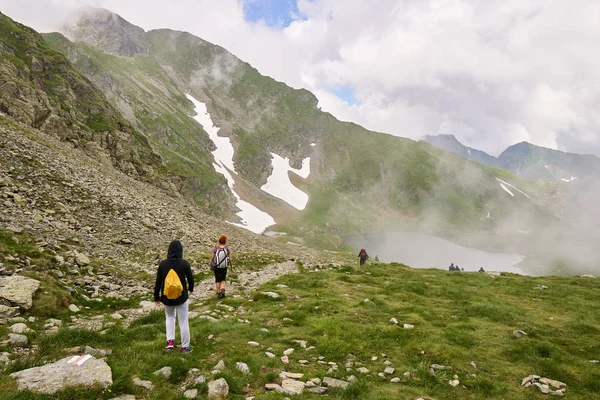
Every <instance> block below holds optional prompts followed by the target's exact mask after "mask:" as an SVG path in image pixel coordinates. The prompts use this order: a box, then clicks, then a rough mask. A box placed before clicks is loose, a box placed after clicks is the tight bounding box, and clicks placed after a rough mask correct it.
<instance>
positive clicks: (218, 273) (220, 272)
mask: <svg viewBox="0 0 600 400" xmlns="http://www.w3.org/2000/svg"><path fill="white" fill-rule="evenodd" d="M226 277H227V268H215V282H217V283H219V282H222V281H224V280H225V278H226Z"/></svg>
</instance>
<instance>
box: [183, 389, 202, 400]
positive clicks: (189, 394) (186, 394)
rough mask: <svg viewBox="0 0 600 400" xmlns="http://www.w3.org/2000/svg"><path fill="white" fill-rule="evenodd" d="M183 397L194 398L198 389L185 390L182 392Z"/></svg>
mask: <svg viewBox="0 0 600 400" xmlns="http://www.w3.org/2000/svg"><path fill="white" fill-rule="evenodd" d="M183 397H185V398H186V399H195V398H196V397H198V389H190V390H186V391H185V392H184V393H183Z"/></svg>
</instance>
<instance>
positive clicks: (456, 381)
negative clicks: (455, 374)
mask: <svg viewBox="0 0 600 400" xmlns="http://www.w3.org/2000/svg"><path fill="white" fill-rule="evenodd" d="M448 384H449V385H450V386H452V387H456V386H458V385H460V381H459V380H458V379H453V380H451V381H448Z"/></svg>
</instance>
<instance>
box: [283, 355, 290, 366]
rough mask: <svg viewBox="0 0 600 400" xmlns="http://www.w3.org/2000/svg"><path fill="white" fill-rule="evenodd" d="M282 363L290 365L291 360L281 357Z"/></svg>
mask: <svg viewBox="0 0 600 400" xmlns="http://www.w3.org/2000/svg"><path fill="white" fill-rule="evenodd" d="M281 362H282V363H283V364H286V365H287V364H289V363H290V358H289V357H288V356H283V357H281Z"/></svg>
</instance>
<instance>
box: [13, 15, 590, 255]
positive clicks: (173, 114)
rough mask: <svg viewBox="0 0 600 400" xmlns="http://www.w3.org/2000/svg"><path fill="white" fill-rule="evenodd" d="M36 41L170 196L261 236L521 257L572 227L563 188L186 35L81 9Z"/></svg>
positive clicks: (574, 217) (573, 215)
mask: <svg viewBox="0 0 600 400" xmlns="http://www.w3.org/2000/svg"><path fill="white" fill-rule="evenodd" d="M43 37H44V39H45V41H46V43H47V44H48V45H49V46H50V47H51V48H52V49H53V51H55V52H58V53H56V54H59V53H60V54H64V55H65V56H66V57H67V58H68V60H69V61H70V62H71V63H72V65H73V67H74V68H76V69H77V71H78V73H81V74H82V75H83V76H85V78H86V79H88V80H89V81H90V82H91V83H93V84H94V85H95V87H97V88H100V89H101V91H102V92H103V96H105V97H106V99H107V100H108V102H109V103H110V104H111V107H114V108H115V109H116V110H118V111H119V115H120V118H123V119H124V120H126V121H127V123H128V124H130V125H131V127H132V129H133V130H134V131H135V132H139V133H140V135H141V136H140V140H142V142H143V141H146V142H147V143H148V147H149V148H150V149H151V151H152V152H153V153H155V154H156V157H157V158H156V159H157V160H158V159H159V160H160V166H159V167H157V169H158V170H160V171H162V173H163V174H164V175H165V176H168V177H172V178H171V182H172V183H171V184H170V185H171V186H169V187H170V188H172V189H171V190H176V192H177V195H181V196H183V197H184V198H188V199H190V200H191V201H193V202H194V203H195V204H196V206H197V207H199V209H200V210H202V211H204V212H208V213H210V214H211V215H213V216H215V217H217V218H220V219H223V220H226V221H230V222H231V223H234V224H237V225H240V226H244V227H246V228H248V229H253V230H254V231H255V232H257V233H260V232H262V231H263V230H264V229H265V228H267V227H268V229H269V230H276V231H280V232H281V233H285V234H287V235H289V236H290V237H298V238H301V240H303V241H304V243H306V244H308V245H311V246H318V247H338V246H341V245H342V241H341V237H342V236H343V235H349V234H357V233H363V232H365V233H366V232H385V231H398V230H401V231H419V232H424V233H430V234H435V235H438V236H442V237H445V238H449V239H451V240H454V241H456V242H459V243H462V244H466V245H470V246H475V247H480V248H486V249H494V250H500V249H502V250H508V251H518V252H521V253H523V254H529V253H535V252H539V251H542V250H544V249H545V248H547V243H549V242H556V241H557V240H560V242H564V243H566V242H567V241H569V240H570V239H568V238H569V237H571V236H572V235H575V234H576V232H577V230H578V229H579V228H578V226H579V225H580V219H581V215H580V213H579V212H578V210H577V209H576V208H574V207H572V206H571V205H572V203H573V200H572V198H571V193H570V192H569V191H568V190H567V189H566V188H564V187H563V186H561V185H560V184H557V183H554V182H548V181H544V182H541V181H540V182H537V181H531V180H527V179H523V178H521V177H518V176H516V175H513V174H511V173H510V172H508V171H506V170H503V169H498V168H495V167H490V166H485V165H482V164H480V163H479V162H481V161H487V162H488V163H492V160H493V157H491V156H488V155H486V154H485V153H483V152H478V151H476V150H475V149H470V148H461V147H460V143H458V142H457V141H456V140H455V139H453V138H447V139H449V140H446V141H447V142H448V143H451V144H452V146H454V150H455V151H454V152H457V153H458V154H460V155H461V156H462V157H464V158H462V157H458V156H456V155H454V154H451V153H449V152H445V151H440V150H437V149H435V148H434V147H433V146H431V145H429V144H427V143H423V142H415V141H412V140H409V139H404V138H401V137H397V136H392V135H388V134H384V133H377V132H372V131H368V130H366V129H364V128H362V127H360V126H358V125H356V124H352V123H346V122H340V121H338V120H337V119H336V118H334V117H333V116H332V115H330V114H328V113H324V112H322V111H320V109H319V108H318V106H317V99H316V97H315V96H314V95H313V94H312V93H310V92H308V91H307V90H303V89H300V90H298V89H293V88H290V87H288V86H287V85H285V84H283V83H280V82H277V81H275V80H273V79H271V78H269V77H266V76H262V75H260V74H259V73H258V71H257V70H256V69H254V68H253V67H252V66H251V65H249V64H247V63H245V62H244V61H242V60H240V59H238V58H237V57H235V56H234V55H233V54H231V53H229V52H228V51H227V50H225V49H223V48H221V47H219V46H215V45H213V44H211V43H209V42H206V41H205V40H202V39H201V38H198V37H195V36H193V35H191V34H189V33H185V32H177V31H173V30H168V29H159V30H153V31H149V32H145V31H144V30H143V29H141V28H138V27H135V26H134V25H132V24H130V23H129V22H127V21H125V20H124V19H122V18H121V17H119V16H118V15H116V14H113V13H111V12H110V11H107V10H102V9H89V8H87V9H84V10H82V12H81V14H80V15H79V17H78V18H77V19H75V20H71V21H69V22H68V23H65V24H64V25H63V28H62V33H51V34H45V35H44V36H43ZM70 39H71V40H70ZM6 107H13V105H12V104H11V102H10V100H9V99H8V97H7V98H6ZM100 127H101V128H103V127H104V126H100ZM469 153H470V154H469ZM465 158H475V159H476V160H477V161H478V162H477V163H474V162H471V161H468V160H466V159H465ZM275 177H279V178H277V179H278V180H276V179H275ZM276 181H277V182H279V183H274V182H276ZM283 187H287V188H288V189H287V191H284V190H281V188H283ZM293 193H296V194H295V195H294V194H293ZM290 194H291V195H292V197H290V196H289V195H290ZM304 196H306V197H307V198H308V201H307V202H305V201H304V200H301V201H300V202H298V200H299V199H301V198H303V197H304ZM269 221H274V222H275V224H274V225H272V226H270V227H269V225H270V224H272V222H269ZM251 227H253V228H251ZM558 238H560V239H558ZM558 247H560V246H558Z"/></svg>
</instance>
